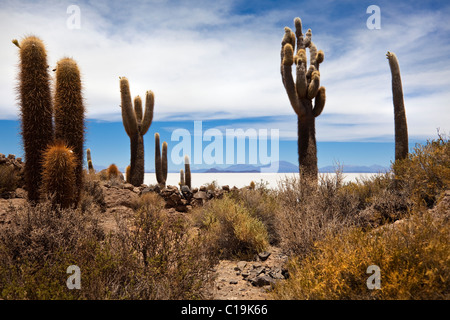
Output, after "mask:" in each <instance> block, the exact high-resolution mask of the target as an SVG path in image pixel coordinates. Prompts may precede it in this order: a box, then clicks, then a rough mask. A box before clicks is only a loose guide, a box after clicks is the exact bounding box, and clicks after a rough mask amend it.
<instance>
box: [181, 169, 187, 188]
mask: <svg viewBox="0 0 450 320" xmlns="http://www.w3.org/2000/svg"><path fill="white" fill-rule="evenodd" d="M184 185H186V182H185V181H184V171H183V169H181V170H180V188H181V187H182V186H184Z"/></svg>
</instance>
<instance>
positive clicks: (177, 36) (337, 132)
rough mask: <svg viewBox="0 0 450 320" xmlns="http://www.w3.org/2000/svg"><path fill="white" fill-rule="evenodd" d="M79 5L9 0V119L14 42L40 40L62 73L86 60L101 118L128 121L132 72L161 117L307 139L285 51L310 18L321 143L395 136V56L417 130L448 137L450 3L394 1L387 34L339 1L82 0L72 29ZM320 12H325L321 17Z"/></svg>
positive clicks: (2, 80) (386, 14)
mask: <svg viewBox="0 0 450 320" xmlns="http://www.w3.org/2000/svg"><path fill="white" fill-rule="evenodd" d="M358 3H359V2H358ZM70 4H72V3H71V2H69V1H66V2H60V3H59V4H56V5H55V4H54V3H53V2H52V5H50V2H49V1H39V2H37V3H36V4H32V3H31V2H28V1H27V2H19V3H17V2H16V1H14V2H10V1H8V2H2V7H1V9H0V21H2V22H1V25H2V33H1V35H0V43H2V50H1V52H0V68H1V70H2V73H1V75H0V96H1V97H2V99H1V100H0V118H3V119H5V118H6V119H10V118H15V117H16V115H17V105H16V101H15V92H14V86H15V84H16V83H15V77H16V72H17V69H16V64H17V48H15V47H14V46H13V45H12V44H10V41H11V39H13V38H18V37H19V38H20V37H21V36H23V35H26V34H30V33H33V34H36V35H38V36H40V37H41V38H43V40H44V41H45V42H46V44H47V48H48V51H49V58H50V65H51V66H54V65H55V64H56V61H57V60H58V59H60V58H62V57H63V56H66V55H68V56H71V57H73V58H74V59H76V60H77V62H78V63H79V65H80V67H81V71H82V75H83V79H84V94H85V98H86V104H87V109H88V117H90V118H93V119H101V120H108V121H120V119H121V116H120V108H119V103H120V95H119V78H118V77H119V76H127V77H128V78H129V80H130V85H131V93H132V95H138V94H139V95H144V94H145V91H146V90H148V89H151V90H153V91H154V92H155V95H156V105H155V118H154V119H155V121H173V120H174V119H175V120H178V119H180V120H181V119H182V120H186V119H193V120H194V119H195V120H202V119H203V120H208V119H220V118H224V119H233V118H236V119H237V118H241V119H242V118H252V117H264V120H262V121H261V122H259V123H257V124H256V123H255V122H250V123H249V125H252V126H253V127H254V128H259V127H261V128H278V129H280V136H281V138H283V139H295V137H296V131H297V130H296V119H295V115H294V113H293V111H292V109H291V107H290V105H289V102H288V99H287V97H286V94H285V92H284V88H283V86H282V83H281V77H280V74H279V50H280V40H281V38H282V36H283V27H284V25H286V24H289V25H292V19H293V18H294V17H295V16H298V15H301V14H304V15H305V16H304V17H303V16H302V18H303V21H304V24H305V28H309V27H312V28H313V39H314V41H315V43H316V44H317V46H318V47H319V48H320V49H323V50H324V51H325V62H324V63H323V65H322V69H321V70H322V71H321V76H322V78H321V81H322V84H323V85H324V86H326V88H327V104H326V106H325V110H324V113H323V115H321V116H320V117H319V118H318V119H317V137H318V140H321V141H364V140H376V139H381V140H383V139H390V138H386V137H392V134H393V116H392V97H391V87H390V71H389V66H388V62H387V60H386V59H385V53H386V51H388V50H390V51H394V52H396V54H397V56H398V57H399V60H400V67H401V71H402V78H403V85H404V91H405V104H406V107H407V117H408V124H409V130H410V135H413V136H430V135H434V134H435V132H436V128H438V127H440V128H442V129H446V130H448V127H447V128H446V127H445V126H448V124H447V123H448V119H449V118H450V111H449V110H450V109H449V108H448V106H449V103H448V101H450V100H449V98H450V97H449V93H448V88H449V86H450V42H449V36H448V34H449V29H450V26H449V25H448V23H447V21H448V18H449V14H448V13H449V9H448V7H446V8H441V10H440V11H439V12H438V11H432V10H422V11H421V12H414V10H412V9H411V8H409V10H404V8H403V6H401V5H397V6H395V5H390V4H388V3H386V4H385V5H381V9H382V29H381V30H368V29H367V28H365V19H366V18H367V17H368V16H367V15H366V14H365V8H363V7H362V6H361V10H362V11H361V13H360V15H359V16H356V17H355V16H349V15H346V14H345V11H343V10H345V9H342V10H338V6H337V5H336V4H334V3H333V2H330V1H325V2H320V3H319V2H317V3H316V2H313V3H311V4H310V3H302V4H301V5H300V4H299V3H297V2H290V4H291V6H287V5H284V4H285V2H283V5H280V6H278V7H275V6H268V5H267V6H265V9H264V10H263V9H262V8H264V2H262V3H261V5H260V7H259V10H256V9H254V10H250V9H248V8H246V9H245V10H240V9H239V7H240V6H243V5H244V3H243V2H240V1H214V2H211V1H189V2H186V1H164V0H155V1H150V2H149V1H146V2H143V1H136V2H133V3H132V4H129V3H128V2H124V1H108V2H106V1H95V2H92V3H91V2H89V3H87V2H79V3H78V5H79V6H80V9H81V29H79V30H69V29H67V28H66V19H67V18H68V16H69V15H67V13H66V8H67V7H68V6H69V5H70ZM318 6H319V7H323V8H324V10H322V11H317V10H313V9H314V8H317V7H318ZM297 8H298V9H297ZM300 8H301V9H300ZM327 8H328V9H327ZM352 10H356V9H352ZM352 14H353V11H352ZM360 20H361V21H360ZM355 21H358V23H355ZM446 120H447V121H446ZM239 126H240V127H242V123H239Z"/></svg>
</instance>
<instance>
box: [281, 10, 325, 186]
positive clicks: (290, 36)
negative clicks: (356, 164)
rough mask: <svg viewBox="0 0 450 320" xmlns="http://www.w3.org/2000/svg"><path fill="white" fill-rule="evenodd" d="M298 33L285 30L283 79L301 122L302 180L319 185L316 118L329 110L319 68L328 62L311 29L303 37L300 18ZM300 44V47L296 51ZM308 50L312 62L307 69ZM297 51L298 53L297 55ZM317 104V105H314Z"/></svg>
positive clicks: (282, 60) (282, 57) (297, 19)
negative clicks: (312, 38) (317, 45)
mask: <svg viewBox="0 0 450 320" xmlns="http://www.w3.org/2000/svg"><path fill="white" fill-rule="evenodd" d="M294 24H295V34H294V32H293V31H292V30H291V29H290V28H288V27H285V29H284V30H285V35H284V37H283V40H282V42H281V77H282V80H283V85H284V88H285V89H286V93H287V96H288V98H289V101H290V103H291V106H292V108H293V109H294V111H295V113H296V114H297V120H298V128H297V129H298V162H299V171H300V177H301V180H304V181H311V182H312V183H315V184H316V183H317V180H318V167H317V146H316V129H315V118H316V117H318V116H319V115H320V114H321V113H322V111H323V108H324V106H325V88H324V87H323V86H320V73H319V65H320V64H321V63H322V62H323V60H324V53H323V51H322V50H319V51H317V48H316V46H315V45H314V43H313V42H312V41H311V36H312V32H311V29H309V30H308V31H307V32H306V34H305V35H303V33H302V22H301V20H300V18H295V19H294ZM296 44H297V47H296ZM306 48H308V49H309V54H310V61H309V67H308V66H307V57H306ZM294 49H295V51H294ZM294 63H295V64H296V80H295V81H294V79H293V76H292V65H293V64H294ZM313 100H314V103H313Z"/></svg>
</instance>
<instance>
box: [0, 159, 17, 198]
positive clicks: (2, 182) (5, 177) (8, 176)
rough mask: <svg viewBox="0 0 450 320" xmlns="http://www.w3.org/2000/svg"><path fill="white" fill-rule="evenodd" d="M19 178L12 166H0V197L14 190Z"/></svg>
mask: <svg viewBox="0 0 450 320" xmlns="http://www.w3.org/2000/svg"><path fill="white" fill-rule="evenodd" d="M18 182H19V178H18V177H17V172H16V170H14V167H12V166H6V165H0V196H1V195H2V194H3V193H7V192H11V191H14V190H16V188H17V186H18Z"/></svg>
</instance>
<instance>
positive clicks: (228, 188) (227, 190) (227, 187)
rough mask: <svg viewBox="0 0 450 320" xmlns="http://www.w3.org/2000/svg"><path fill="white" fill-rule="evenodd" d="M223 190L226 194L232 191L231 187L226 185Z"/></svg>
mask: <svg viewBox="0 0 450 320" xmlns="http://www.w3.org/2000/svg"><path fill="white" fill-rule="evenodd" d="M222 190H223V191H226V192H229V191H230V186H229V185H224V186H222Z"/></svg>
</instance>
